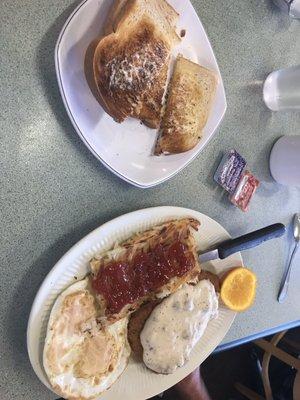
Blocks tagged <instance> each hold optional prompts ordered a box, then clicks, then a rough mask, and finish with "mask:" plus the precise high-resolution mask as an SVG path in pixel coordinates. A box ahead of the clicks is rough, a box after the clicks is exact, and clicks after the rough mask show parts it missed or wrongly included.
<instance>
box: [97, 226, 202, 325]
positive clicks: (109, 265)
mask: <svg viewBox="0 0 300 400" xmlns="http://www.w3.org/2000/svg"><path fill="white" fill-rule="evenodd" d="M199 225H200V223H199V221H197V220H195V219H191V218H185V219H180V220H174V221H170V222H167V223H165V224H163V225H159V226H156V227H154V228H153V229H150V230H148V231H145V232H143V233H141V234H138V235H135V236H134V237H132V238H131V239H129V240H128V241H126V242H124V243H122V244H121V245H119V246H118V247H116V248H114V249H113V250H111V251H109V252H107V253H105V254H103V255H101V256H100V257H97V258H94V259H92V260H91V262H90V268H91V271H92V275H91V282H92V287H93V288H94V290H95V295H96V298H97V300H98V302H99V304H100V309H101V310H103V315H101V316H102V317H105V319H106V320H107V321H109V322H114V321H116V320H118V319H120V318H123V317H124V316H127V315H128V314H130V313H132V312H134V311H135V310H136V309H138V308H139V307H140V306H141V305H142V304H143V303H145V302H147V301H151V300H155V299H157V298H163V297H165V296H168V295H169V294H171V293H173V292H175V291H176V290H177V289H178V288H179V287H181V285H182V284H184V283H186V282H191V281H194V280H195V279H197V277H198V275H199V273H200V271H201V268H200V265H199V262H198V256H197V252H196V242H195V238H194V232H195V231H197V230H198V227H199ZM178 242H179V243H180V246H179V249H180V250H178V247H176V249H177V250H176V249H175V248H174V247H173V248H171V247H172V246H174V243H178ZM181 246H182V247H181ZM170 251H171V253H170ZM162 252H163V253H162ZM159 254H163V256H162V257H161V256H160V255H159ZM166 254H168V256H166ZM170 254H171V257H170ZM145 257H146V258H145ZM147 257H148V258H147ZM149 257H150V258H149ZM149 259H150V263H149ZM137 260H138V261H137ZM153 260H155V263H154V262H153ZM162 260H163V262H166V261H165V260H167V262H168V264H167V269H168V271H173V272H172V273H171V274H170V275H169V276H168V277H167V280H166V277H165V274H164V273H165V271H164V269H163V265H162V263H163V262H162ZM168 260H169V261H168ZM137 265H138V266H140V267H137ZM186 265H188V268H185V266H186ZM174 267H175V269H174ZM145 268H146V272H145ZM176 268H179V270H180V272H178V271H177V272H176ZM182 268H183V270H182ZM112 270H114V275H115V276H116V274H117V278H116V277H115V276H113V278H112V277H111V276H110V275H109V274H110V271H112ZM107 274H108V275H107ZM153 277H154V279H155V280H156V281H155V284H156V285H155V286H153V288H152V287H151V281H152V280H153ZM97 282H100V285H101V289H100V290H99V287H97ZM144 284H146V285H148V286H147V290H143V285H144ZM103 285H104V286H103ZM124 285H125V286H126V291H125V292H124V291H123V287H124ZM140 289H141V290H140ZM131 290H133V291H135V290H138V293H139V294H138V295H137V296H129V297H128V298H130V299H131V300H130V301H128V302H126V303H124V298H125V297H126V296H127V295H128V292H129V291H131ZM126 298H127V297H126ZM120 299H121V307H119V308H117V309H115V308H113V307H111V305H114V302H115V301H119V302H120Z"/></svg>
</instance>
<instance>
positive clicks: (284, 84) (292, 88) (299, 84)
mask: <svg viewBox="0 0 300 400" xmlns="http://www.w3.org/2000/svg"><path fill="white" fill-rule="evenodd" d="M263 98H264V102H265V104H266V106H267V107H269V108H270V109H271V110H273V111H280V110H300V65H298V66H295V67H289V68H285V69H280V70H278V71H274V72H272V73H271V74H270V75H269V76H268V77H267V79H266V81H265V83H264V87H263Z"/></svg>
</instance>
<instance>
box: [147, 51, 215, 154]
mask: <svg viewBox="0 0 300 400" xmlns="http://www.w3.org/2000/svg"><path fill="white" fill-rule="evenodd" d="M216 87H217V75H216V74H215V73H214V72H212V71H210V70H208V69H207V68H204V67H201V66H200V65H198V64H195V63H193V62H192V61H189V60H187V59H186V58H184V57H182V56H178V58H177V60H176V63H175V67H174V72H173V76H172V78H171V82H170V86H169V89H168V98H167V104H166V109H165V114H164V116H163V119H162V124H161V130H160V135H159V138H158V141H157V144H156V148H155V154H156V155H159V154H161V153H164V154H173V153H182V152H185V151H188V150H190V149H192V148H193V147H195V146H196V144H197V143H198V142H199V140H200V139H201V135H202V129H203V128H204V126H205V125H206V122H207V119H208V116H209V113H210V110H211V107H212V103H213V99H214V97H215V92H216Z"/></svg>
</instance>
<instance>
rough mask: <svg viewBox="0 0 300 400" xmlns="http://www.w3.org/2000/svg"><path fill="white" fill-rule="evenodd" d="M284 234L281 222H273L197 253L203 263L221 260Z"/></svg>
mask: <svg viewBox="0 0 300 400" xmlns="http://www.w3.org/2000/svg"><path fill="white" fill-rule="evenodd" d="M284 234H285V226H284V225H283V224H280V223H278V224H273V225H269V226H266V227H265V228H262V229H258V230H257V231H253V232H250V233H247V234H246V235H243V236H239V237H237V238H235V239H229V240H226V241H224V242H221V243H219V244H218V245H216V246H215V247H214V248H212V249H209V250H208V251H205V252H204V253H201V254H198V257H199V261H200V262H201V263H205V262H207V261H212V260H216V259H221V260H223V259H224V258H227V257H229V256H230V255H232V254H235V253H238V252H239V251H243V250H248V249H251V248H253V247H256V246H259V245H260V244H262V243H264V242H265V241H267V240H271V239H275V238H278V237H280V236H282V235H284Z"/></svg>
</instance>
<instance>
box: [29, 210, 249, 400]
mask: <svg viewBox="0 0 300 400" xmlns="http://www.w3.org/2000/svg"><path fill="white" fill-rule="evenodd" d="M183 217H193V218H196V219H197V220H199V221H200V222H201V226H200V229H199V232H198V233H197V235H196V240H197V244H198V247H199V250H200V251H203V250H205V249H207V248H209V247H211V246H212V245H214V244H216V243H218V242H220V241H222V240H225V239H228V238H229V237H230V236H229V234H228V232H227V231H226V230H225V229H224V228H223V227H222V226H221V225H220V224H218V223H217V222H216V221H214V220H213V219H211V218H209V217H207V216H206V215H204V214H201V213H199V212H197V211H193V210H189V209H186V208H180V207H155V208H148V209H144V210H139V211H135V212H132V213H130V214H126V215H123V216H121V217H118V218H116V219H114V220H112V221H110V222H107V223H106V224H104V225H102V226H100V227H99V228H97V229H95V230H94V231H93V232H91V233H90V234H88V235H87V236H86V237H85V238H83V239H82V240H80V241H79V242H78V243H77V244H76V245H75V246H73V247H72V248H71V249H70V250H69V251H68V252H67V253H66V254H65V255H64V256H63V257H62V258H61V259H60V260H59V261H58V263H57V264H56V265H55V266H54V267H53V269H52V270H51V271H50V272H49V274H48V275H47V277H46V278H45V280H44V282H43V284H42V285H41V287H40V289H39V291H38V293H37V295H36V297H35V300H34V302H33V305H32V309H31V313H30V317H29V321H28V328H27V347H28V354H29V358H30V361H31V364H32V366H33V369H34V371H35V372H36V374H37V376H38V377H39V379H40V380H41V381H42V382H43V383H44V384H45V385H46V386H47V387H48V388H49V389H51V387H50V384H49V381H48V379H47V376H46V374H45V371H44V368H43V363H42V354H43V346H44V340H45V334H46V328H47V323H48V318H49V315H50V311H51V308H52V305H53V303H54V301H55V299H56V298H57V296H58V295H59V294H60V293H61V292H62V291H63V290H64V289H66V288H67V287H68V286H69V285H71V284H72V283H74V282H75V281H76V279H75V277H76V278H77V280H78V279H82V278H83V277H84V276H85V275H86V274H87V273H88V272H89V260H90V259H91V258H92V257H93V256H95V254H97V253H101V252H103V251H106V250H109V249H110V248H111V247H112V246H113V245H114V244H115V243H116V242H121V241H123V240H125V239H126V238H128V237H130V236H131V235H132V234H134V233H136V232H139V231H144V230H146V229H149V228H150V227H152V226H154V225H157V224H161V223H163V222H165V221H168V220H171V219H174V218H183ZM207 264H209V267H210V269H211V270H213V271H215V272H217V273H220V272H222V271H225V270H227V269H228V268H231V267H234V266H239V265H243V260H242V257H241V254H240V253H237V254H235V255H233V256H230V257H228V258H227V259H226V260H216V261H213V262H211V263H207ZM207 266H208V265H206V267H207ZM235 315H236V314H235V313H234V312H232V311H230V310H229V309H227V308H225V307H222V306H220V310H219V316H218V318H217V319H215V320H212V321H211V322H210V323H209V324H208V327H207V329H206V331H205V333H204V335H203V337H202V338H201V339H200V341H199V342H198V344H197V345H196V346H195V348H194V350H193V352H192V355H191V358H190V360H189V361H188V362H187V363H186V365H185V366H184V367H182V368H179V369H178V370H177V371H176V372H175V373H174V374H172V375H159V374H156V373H154V372H151V371H150V370H148V369H147V368H146V367H145V366H144V364H143V363H138V362H136V361H134V360H130V362H129V365H128V367H127V369H126V370H125V371H124V373H123V375H122V376H121V377H120V379H119V380H118V381H117V382H116V383H115V384H114V385H113V386H112V387H111V389H109V390H108V391H107V392H105V393H104V394H103V395H102V396H100V397H101V400H104V399H105V400H124V398H125V399H134V400H144V399H147V398H149V397H152V396H155V395H157V394H158V393H160V392H162V391H164V390H166V389H168V388H169V387H171V386H173V385H175V384H176V383H177V382H179V381H180V380H181V379H183V378H184V377H185V376H186V375H188V374H189V373H190V372H192V371H193V370H194V369H195V368H196V367H197V366H198V365H200V364H201V363H202V362H203V361H204V360H205V359H206V357H208V356H209V354H210V353H211V352H212V351H213V350H214V349H215V348H216V346H218V344H219V343H220V342H221V341H222V339H223V338H224V336H225V335H226V333H227V331H228V330H229V328H230V326H231V324H232V322H233V320H234V318H235Z"/></svg>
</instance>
